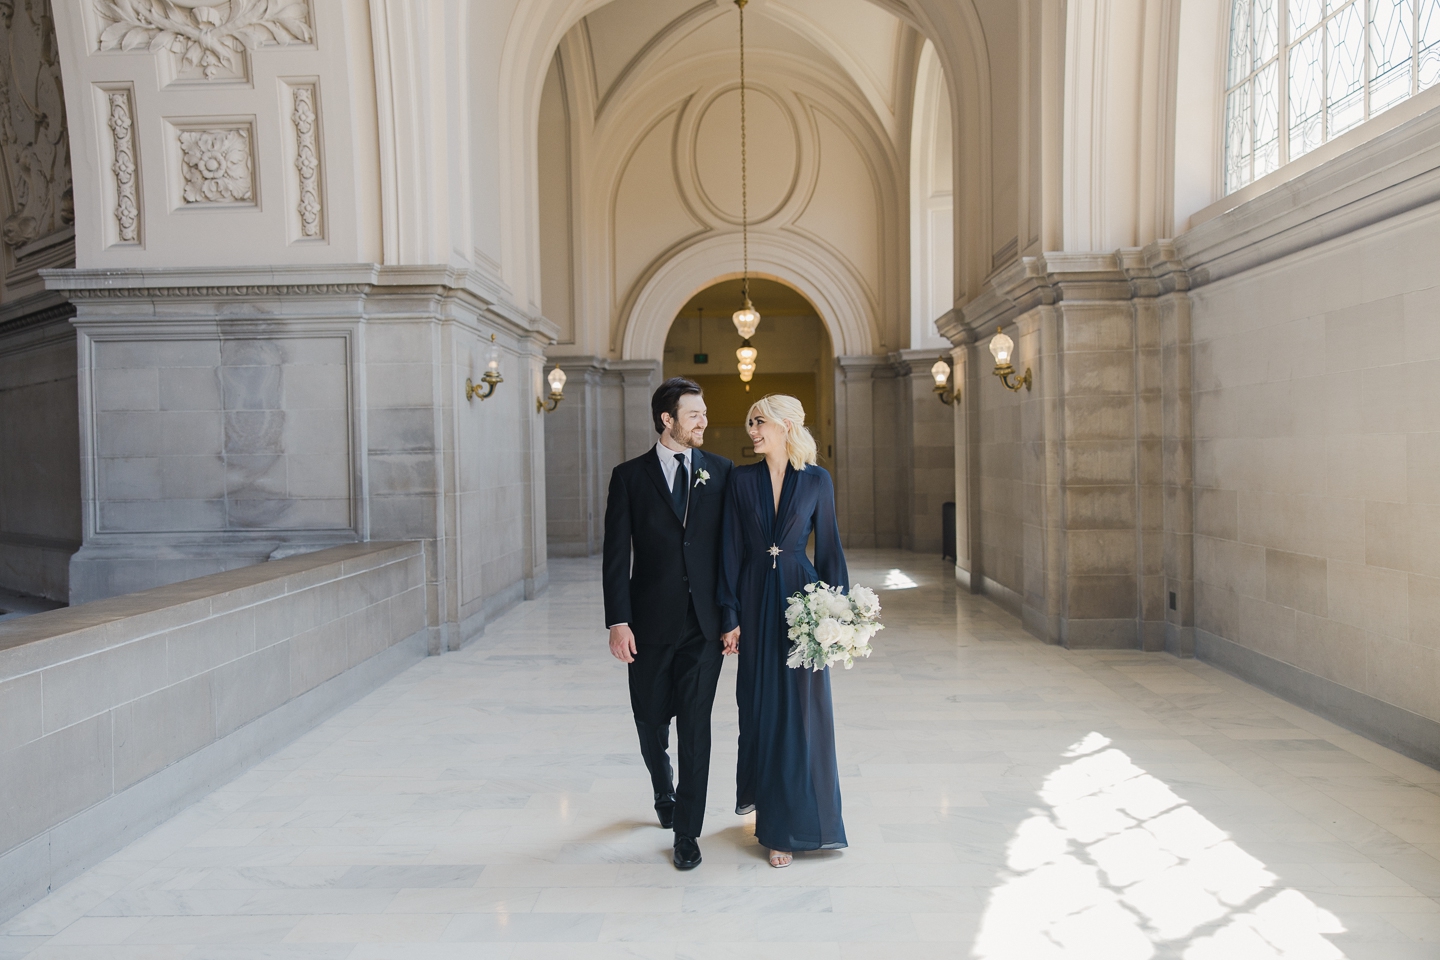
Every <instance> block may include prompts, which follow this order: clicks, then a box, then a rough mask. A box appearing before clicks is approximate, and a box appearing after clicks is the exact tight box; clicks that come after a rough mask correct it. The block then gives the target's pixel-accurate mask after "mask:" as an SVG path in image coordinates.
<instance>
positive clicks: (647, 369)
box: [610, 360, 661, 460]
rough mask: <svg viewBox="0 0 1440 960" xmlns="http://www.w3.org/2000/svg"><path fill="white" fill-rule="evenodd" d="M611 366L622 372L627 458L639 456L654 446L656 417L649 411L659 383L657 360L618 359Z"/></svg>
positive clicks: (624, 442) (658, 363)
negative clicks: (652, 396) (651, 399)
mask: <svg viewBox="0 0 1440 960" xmlns="http://www.w3.org/2000/svg"><path fill="white" fill-rule="evenodd" d="M610 369H612V370H615V371H617V372H618V373H619V374H620V378H621V379H620V382H621V390H622V394H623V401H622V402H623V404H624V409H623V420H622V423H623V424H624V440H623V449H624V459H626V460H629V459H631V458H633V457H638V456H640V454H642V453H644V452H645V451H646V450H647V449H649V448H650V447H653V446H655V440H656V438H657V434H656V433H655V420H654V418H653V417H652V416H651V415H650V397H651V395H652V394H654V393H655V390H656V389H657V388H658V387H659V386H660V382H661V370H660V361H658V360H617V361H615V362H613V363H611V364H610Z"/></svg>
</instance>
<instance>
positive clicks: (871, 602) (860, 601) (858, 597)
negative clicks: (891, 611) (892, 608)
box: [850, 587, 880, 617]
mask: <svg viewBox="0 0 1440 960" xmlns="http://www.w3.org/2000/svg"><path fill="white" fill-rule="evenodd" d="M850 599H851V601H853V602H854V604H855V607H856V609H858V610H859V611H860V613H861V614H862V615H864V616H867V617H870V616H874V615H875V614H876V613H878V612H879V610H880V598H879V597H878V596H876V595H875V591H874V590H871V589H870V588H869V587H851V588H850Z"/></svg>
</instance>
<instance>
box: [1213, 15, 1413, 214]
mask: <svg viewBox="0 0 1440 960" xmlns="http://www.w3.org/2000/svg"><path fill="white" fill-rule="evenodd" d="M1232 3H1233V6H1232V7H1231V11H1230V55H1229V71H1228V73H1227V74H1226V80H1225V83H1226V91H1225V192H1226V193H1232V192H1233V191H1235V190H1238V189H1240V188H1241V187H1243V186H1245V185H1246V184H1247V183H1250V182H1251V181H1252V180H1255V179H1257V178H1259V177H1263V176H1264V175H1265V174H1267V173H1269V172H1270V171H1272V170H1274V169H1276V168H1277V167H1279V166H1280V165H1281V164H1282V163H1287V162H1289V161H1291V160H1294V159H1296V158H1297V157H1301V156H1304V155H1305V154H1306V153H1309V152H1310V151H1311V150H1313V149H1315V148H1316V147H1318V146H1319V145H1320V144H1322V143H1324V142H1325V141H1326V140H1329V139H1331V138H1332V137H1337V136H1339V135H1340V134H1342V133H1344V132H1345V131H1346V130H1349V129H1350V128H1351V127H1353V126H1355V125H1356V124H1358V123H1361V122H1363V121H1365V120H1368V119H1369V118H1370V117H1373V116H1375V115H1377V114H1379V113H1381V112H1383V111H1385V110H1387V109H1389V108H1390V107H1393V106H1394V105H1395V104H1397V103H1399V102H1400V101H1401V100H1404V99H1405V98H1407V97H1410V96H1413V95H1414V94H1416V93H1419V92H1420V91H1421V90H1424V89H1425V88H1426V87H1429V86H1431V85H1433V84H1434V83H1435V82H1436V81H1437V80H1440V0H1232Z"/></svg>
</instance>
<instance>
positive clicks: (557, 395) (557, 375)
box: [535, 360, 566, 413]
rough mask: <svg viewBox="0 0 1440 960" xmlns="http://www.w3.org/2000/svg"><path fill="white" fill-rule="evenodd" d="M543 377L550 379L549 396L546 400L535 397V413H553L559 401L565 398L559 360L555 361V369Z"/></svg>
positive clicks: (562, 374) (563, 377)
mask: <svg viewBox="0 0 1440 960" xmlns="http://www.w3.org/2000/svg"><path fill="white" fill-rule="evenodd" d="M545 379H546V380H549V381H550V397H549V399H548V400H541V399H540V398H539V397H536V398H535V412H536V413H554V412H555V408H556V407H558V406H560V401H561V400H564V399H565V379H566V378H565V371H564V370H561V369H560V361H559V360H556V361H555V369H554V370H551V371H550V375H549V376H548V377H546V378H545Z"/></svg>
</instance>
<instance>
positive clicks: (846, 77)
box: [578, 0, 919, 136]
mask: <svg viewBox="0 0 1440 960" xmlns="http://www.w3.org/2000/svg"><path fill="white" fill-rule="evenodd" d="M735 12H736V11H735V6H734V4H733V2H731V0H614V2H612V3H609V4H607V5H605V6H604V7H601V8H600V9H599V10H597V11H595V12H594V13H592V14H590V15H589V16H587V17H586V18H585V19H584V20H583V21H582V22H581V23H580V24H579V25H578V30H579V32H580V34H581V35H582V37H583V42H584V44H585V46H586V49H587V50H588V59H589V61H590V69H591V72H592V79H593V84H594V90H595V106H596V111H597V113H603V112H604V111H605V110H606V109H607V108H608V107H609V106H610V105H611V104H612V103H615V102H617V101H618V100H619V99H623V96H624V93H625V91H626V90H628V89H630V88H632V87H634V86H637V85H638V84H639V83H641V82H642V81H643V78H644V77H645V76H647V75H649V74H651V73H652V71H656V70H661V69H667V68H670V67H673V66H676V65H679V64H683V63H684V62H685V61H692V60H698V59H701V58H709V57H714V56H717V55H718V56H725V55H728V56H734V55H735V54H736V51H737V42H738V37H737V29H736V28H737V20H738V18H737V17H736V15H735ZM745 21H746V23H745V26H746V49H747V52H748V53H749V54H751V55H753V56H754V57H755V60H756V61H757V62H759V61H762V60H764V59H766V58H767V57H779V58H783V59H786V60H790V61H792V62H798V63H803V65H805V66H807V67H809V68H811V69H814V70H818V71H821V72H823V73H825V74H827V75H829V76H831V77H833V78H836V79H842V80H843V81H845V82H848V83H849V84H852V85H853V87H854V88H855V89H856V90H857V91H858V92H859V93H860V94H861V95H862V96H863V98H864V99H865V100H866V101H867V102H868V103H869V104H870V106H871V108H872V109H873V110H874V111H875V113H876V115H877V117H878V118H879V120H880V122H881V125H882V126H884V127H885V128H886V129H887V130H888V131H889V132H890V133H891V134H892V136H894V135H896V134H897V133H898V132H899V129H900V127H901V124H900V123H899V118H900V117H901V115H902V113H903V111H904V109H905V105H906V93H907V91H908V86H907V85H908V83H909V82H910V77H909V71H911V70H913V65H914V55H915V52H916V47H917V44H918V42H919V41H918V36H917V34H916V33H915V32H914V31H913V30H912V29H911V28H910V27H909V26H908V25H906V24H905V23H903V22H902V21H901V20H899V19H898V18H896V17H894V16H892V15H891V14H889V13H887V12H886V11H884V10H883V9H881V8H880V7H878V6H875V5H874V4H873V3H871V2H869V0H751V2H750V4H749V6H747V8H746V17H745Z"/></svg>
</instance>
